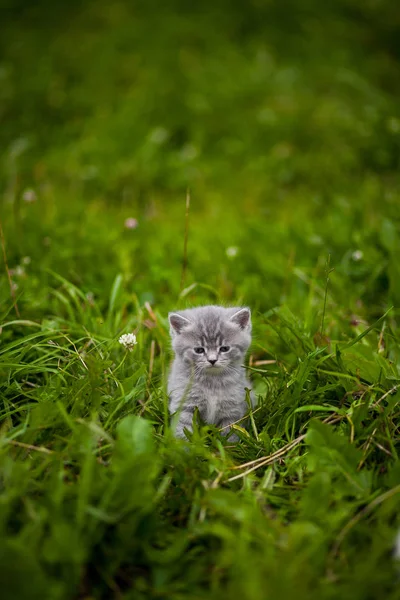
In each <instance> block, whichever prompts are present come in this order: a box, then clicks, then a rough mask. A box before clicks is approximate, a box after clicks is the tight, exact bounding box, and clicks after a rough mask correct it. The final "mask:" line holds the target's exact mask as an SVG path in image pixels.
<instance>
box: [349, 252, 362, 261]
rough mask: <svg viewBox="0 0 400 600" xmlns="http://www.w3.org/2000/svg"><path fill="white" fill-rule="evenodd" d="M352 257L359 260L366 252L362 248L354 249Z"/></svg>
mask: <svg viewBox="0 0 400 600" xmlns="http://www.w3.org/2000/svg"><path fill="white" fill-rule="evenodd" d="M351 258H352V259H353V260H354V261H356V262H358V261H359V260H362V259H363V258H364V252H363V251H362V250H354V252H353V254H352V255H351Z"/></svg>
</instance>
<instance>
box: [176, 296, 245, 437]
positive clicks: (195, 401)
mask: <svg viewBox="0 0 400 600" xmlns="http://www.w3.org/2000/svg"><path fill="white" fill-rule="evenodd" d="M169 320H170V325H171V336H172V346H173V349H174V351H175V359H174V362H173V365H172V368H171V372H170V375H169V381H168V394H169V397H170V405H169V408H170V412H171V413H175V412H177V411H178V412H179V411H180V415H179V421H178V424H177V427H176V431H175V434H176V436H177V437H185V434H184V429H185V428H187V429H189V430H191V428H192V419H193V413H194V410H195V408H196V407H197V408H198V410H199V413H200V417H201V418H202V420H203V421H205V422H206V423H210V424H214V425H216V426H217V427H219V428H221V429H222V428H223V429H222V433H224V434H227V433H229V431H230V428H229V425H231V424H232V423H234V422H235V421H238V420H239V419H241V418H242V417H243V416H244V414H245V413H246V410H247V403H246V388H250V384H249V382H248V380H247V379H246V375H245V372H244V369H243V366H242V365H243V362H244V358H245V355H246V351H247V349H248V347H249V345H250V342H251V323H250V311H249V309H247V308H243V309H240V308H223V307H221V306H202V307H199V308H193V309H189V310H184V311H179V312H178V313H170V315H169ZM221 349H222V350H221ZM227 349H228V350H227ZM200 350H203V353H201V354H198V352H199V351H200ZM234 438H236V439H237V436H231V439H234Z"/></svg>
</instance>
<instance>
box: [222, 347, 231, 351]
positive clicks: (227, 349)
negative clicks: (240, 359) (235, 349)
mask: <svg viewBox="0 0 400 600" xmlns="http://www.w3.org/2000/svg"><path fill="white" fill-rule="evenodd" d="M230 349H231V347H230V346H221V348H220V352H229V350H230Z"/></svg>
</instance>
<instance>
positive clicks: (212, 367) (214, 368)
mask: <svg viewBox="0 0 400 600" xmlns="http://www.w3.org/2000/svg"><path fill="white" fill-rule="evenodd" d="M206 369H207V371H211V372H213V373H218V372H219V371H222V367H221V365H207V367H206Z"/></svg>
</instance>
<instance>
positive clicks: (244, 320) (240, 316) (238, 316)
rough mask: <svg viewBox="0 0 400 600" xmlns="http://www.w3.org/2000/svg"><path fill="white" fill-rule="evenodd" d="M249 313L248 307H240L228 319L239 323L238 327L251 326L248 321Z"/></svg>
mask: <svg viewBox="0 0 400 600" xmlns="http://www.w3.org/2000/svg"><path fill="white" fill-rule="evenodd" d="M250 317H251V313H250V309H249V308H241V309H240V310H238V311H237V312H235V314H234V315H232V316H231V318H230V319H229V320H230V321H232V322H233V323H235V324H236V325H239V327H240V329H249V328H250V326H251V321H250Z"/></svg>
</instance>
